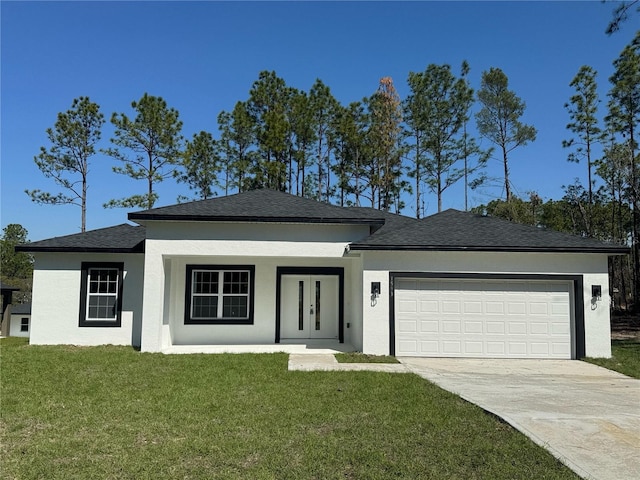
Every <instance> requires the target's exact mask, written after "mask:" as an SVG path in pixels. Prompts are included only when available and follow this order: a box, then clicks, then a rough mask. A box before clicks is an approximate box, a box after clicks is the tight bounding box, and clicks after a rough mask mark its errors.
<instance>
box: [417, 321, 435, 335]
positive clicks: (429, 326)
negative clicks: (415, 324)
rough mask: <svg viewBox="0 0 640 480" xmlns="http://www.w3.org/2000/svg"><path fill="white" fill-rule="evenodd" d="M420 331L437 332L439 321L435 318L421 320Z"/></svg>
mask: <svg viewBox="0 0 640 480" xmlns="http://www.w3.org/2000/svg"><path fill="white" fill-rule="evenodd" d="M420 331H421V332H422V333H438V332H439V331H440V322H438V321H436V320H421V321H420Z"/></svg>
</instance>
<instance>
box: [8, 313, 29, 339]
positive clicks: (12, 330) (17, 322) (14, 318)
mask: <svg viewBox="0 0 640 480" xmlns="http://www.w3.org/2000/svg"><path fill="white" fill-rule="evenodd" d="M23 318H27V319H29V330H31V315H30V314H28V313H24V314H22V313H12V314H11V323H10V324H9V336H10V337H29V332H28V331H26V332H23V331H21V328H20V327H21V322H22V319H23Z"/></svg>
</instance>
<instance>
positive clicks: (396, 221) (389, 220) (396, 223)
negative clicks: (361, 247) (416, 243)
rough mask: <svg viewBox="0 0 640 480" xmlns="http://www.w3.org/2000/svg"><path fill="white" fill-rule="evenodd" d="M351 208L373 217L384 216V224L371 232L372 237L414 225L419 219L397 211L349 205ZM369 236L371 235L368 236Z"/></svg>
mask: <svg viewBox="0 0 640 480" xmlns="http://www.w3.org/2000/svg"><path fill="white" fill-rule="evenodd" d="M349 208H350V209H352V210H357V211H359V212H361V213H363V214H366V215H370V216H371V217H374V218H380V217H382V218H384V225H383V226H382V227H380V228H378V229H377V230H376V231H375V232H374V233H372V235H371V236H372V237H379V236H381V235H386V234H387V233H390V232H395V231H397V230H399V229H401V228H405V227H408V226H410V225H415V224H416V223H418V222H419V221H420V220H417V219H415V218H412V217H405V216H404V215H399V214H397V213H391V212H385V211H383V210H377V209H375V208H371V207H349ZM369 238H371V237H369Z"/></svg>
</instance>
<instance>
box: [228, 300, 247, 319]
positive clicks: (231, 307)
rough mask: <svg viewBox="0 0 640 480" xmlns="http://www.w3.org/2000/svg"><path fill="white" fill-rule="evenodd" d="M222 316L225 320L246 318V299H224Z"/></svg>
mask: <svg viewBox="0 0 640 480" xmlns="http://www.w3.org/2000/svg"><path fill="white" fill-rule="evenodd" d="M222 316H223V317H225V318H247V297H224V298H223V300H222Z"/></svg>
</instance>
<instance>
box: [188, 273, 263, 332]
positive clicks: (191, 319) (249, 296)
mask: <svg viewBox="0 0 640 480" xmlns="http://www.w3.org/2000/svg"><path fill="white" fill-rule="evenodd" d="M201 272H204V273H210V274H217V275H218V292H217V293H196V292H195V288H196V275H197V274H198V273H201ZM226 273H246V274H247V277H248V278H247V292H246V293H224V286H225V282H224V277H225V274H226ZM254 280H255V267H254V266H253V265H217V266H214V265H211V266H209V265H187V288H186V295H185V324H202V323H204V324H249V323H253V296H254ZM203 297H215V298H217V299H218V302H217V311H216V316H215V317H196V316H195V315H194V308H195V302H194V299H196V298H203ZM233 297H240V298H246V305H247V313H246V315H245V316H242V317H225V316H224V299H225V298H233Z"/></svg>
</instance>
